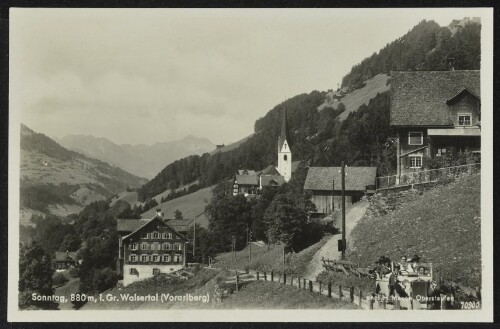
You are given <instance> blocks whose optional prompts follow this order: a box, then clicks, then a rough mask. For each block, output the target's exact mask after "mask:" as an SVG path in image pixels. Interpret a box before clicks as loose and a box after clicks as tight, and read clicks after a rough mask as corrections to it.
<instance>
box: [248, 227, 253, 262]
mask: <svg viewBox="0 0 500 329" xmlns="http://www.w3.org/2000/svg"><path fill="white" fill-rule="evenodd" d="M248 240H249V241H248V261H249V262H251V261H252V230H250V231H249V232H248Z"/></svg>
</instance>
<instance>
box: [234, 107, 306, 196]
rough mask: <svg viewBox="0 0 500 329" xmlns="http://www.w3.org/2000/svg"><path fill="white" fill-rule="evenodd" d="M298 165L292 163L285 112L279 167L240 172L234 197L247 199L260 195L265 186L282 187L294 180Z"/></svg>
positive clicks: (237, 173)
mask: <svg viewBox="0 0 500 329" xmlns="http://www.w3.org/2000/svg"><path fill="white" fill-rule="evenodd" d="M297 164H298V161H296V162H295V163H294V162H292V150H291V149H290V143H289V138H288V135H287V119H286V110H285V111H284V113H283V121H282V125H281V133H280V136H279V138H278V166H277V167H276V166H274V165H270V166H268V167H266V168H265V169H263V170H261V171H258V172H256V171H255V170H247V169H240V170H238V171H237V172H236V173H235V176H234V181H233V195H238V194H243V195H244V196H246V197H252V196H256V195H258V194H259V192H260V190H262V188H263V187H265V186H275V187H277V186H281V185H283V184H284V183H285V182H288V181H289V180H290V178H292V172H293V171H294V170H295V168H296V167H297Z"/></svg>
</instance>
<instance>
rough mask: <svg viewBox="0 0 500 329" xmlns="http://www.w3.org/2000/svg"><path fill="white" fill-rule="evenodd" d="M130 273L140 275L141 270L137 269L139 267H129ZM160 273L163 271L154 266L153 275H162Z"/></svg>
mask: <svg viewBox="0 0 500 329" xmlns="http://www.w3.org/2000/svg"><path fill="white" fill-rule="evenodd" d="M128 273H129V274H132V275H139V271H137V269H136V268H133V267H132V268H130V269H129V272H128ZM160 273H161V271H160V269H159V268H154V269H153V275H160Z"/></svg>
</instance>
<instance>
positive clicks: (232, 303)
mask: <svg viewBox="0 0 500 329" xmlns="http://www.w3.org/2000/svg"><path fill="white" fill-rule="evenodd" d="M201 306H202V307H203V308H215V309H271V310H275V309H356V308H357V306H356V305H354V304H351V303H349V302H346V301H343V300H338V299H331V298H328V297H326V296H320V295H319V294H318V293H311V292H309V291H307V290H299V289H297V288H293V287H291V286H289V285H283V284H276V283H271V282H262V281H258V282H251V283H249V284H247V285H243V286H242V287H241V289H240V291H239V292H237V293H235V294H231V295H229V296H228V297H227V298H225V299H223V300H222V302H221V303H217V304H215V303H210V304H202V305H201ZM176 308H183V307H182V305H179V306H177V307H176Z"/></svg>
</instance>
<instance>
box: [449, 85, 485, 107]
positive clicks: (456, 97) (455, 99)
mask: <svg viewBox="0 0 500 329" xmlns="http://www.w3.org/2000/svg"><path fill="white" fill-rule="evenodd" d="M465 94H470V95H472V96H473V97H475V98H477V99H479V100H480V99H481V98H480V97H479V95H477V94H476V93H474V92H473V91H471V90H470V89H469V88H467V87H466V88H463V89H462V90H460V91H459V92H458V93H457V94H456V95H454V96H453V97H451V98H450V99H447V100H446V104H448V105H452V104H455V103H456V102H458V101H459V100H460V99H462V97H463V95H465Z"/></svg>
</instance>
